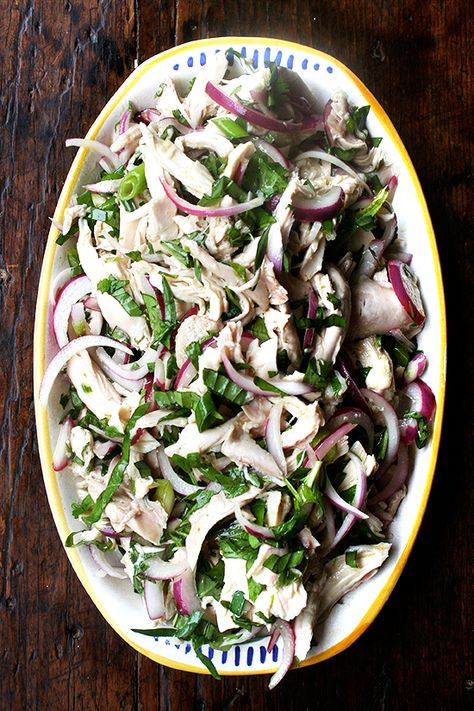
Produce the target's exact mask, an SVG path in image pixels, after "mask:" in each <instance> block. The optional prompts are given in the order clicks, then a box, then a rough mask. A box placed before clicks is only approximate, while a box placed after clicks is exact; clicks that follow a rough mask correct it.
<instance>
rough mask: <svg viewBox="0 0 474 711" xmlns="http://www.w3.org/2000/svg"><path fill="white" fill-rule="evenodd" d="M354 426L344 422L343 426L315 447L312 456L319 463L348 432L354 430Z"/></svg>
mask: <svg viewBox="0 0 474 711" xmlns="http://www.w3.org/2000/svg"><path fill="white" fill-rule="evenodd" d="M354 427H355V424H353V423H351V422H346V423H345V424H344V425H341V426H340V427H338V428H337V430H334V432H331V433H330V434H328V435H327V437H325V438H324V439H323V440H321V442H319V444H317V445H316V447H315V448H314V454H315V456H316V457H317V458H318V459H319V460H320V461H321V460H322V459H324V457H325V456H326V454H328V452H330V451H331V449H332V448H333V447H335V446H336V444H337V443H338V442H340V440H341V439H342V438H343V437H345V436H346V435H348V434H349V432H352V430H353V429H354Z"/></svg>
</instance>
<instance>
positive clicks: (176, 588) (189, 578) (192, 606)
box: [173, 568, 201, 615]
mask: <svg viewBox="0 0 474 711" xmlns="http://www.w3.org/2000/svg"><path fill="white" fill-rule="evenodd" d="M173 597H174V599H175V602H176V609H177V610H178V612H179V614H180V615H190V614H191V613H192V612H195V611H196V610H200V609H201V601H200V600H199V598H198V596H197V592H196V583H195V581H194V573H193V571H192V570H191V568H188V570H186V572H185V573H183V575H180V577H179V578H175V580H174V581H173Z"/></svg>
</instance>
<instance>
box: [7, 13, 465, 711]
mask: <svg viewBox="0 0 474 711" xmlns="http://www.w3.org/2000/svg"><path fill="white" fill-rule="evenodd" d="M471 8H472V3H471V2H468V1H467V0H464V1H463V0H458V2H456V0H439V2H435V1H429V0H406V1H402V2H396V1H390V0H377V1H375V0H374V1H370V0H359V1H355V0H324V1H320V0H313V1H312V0H291V1H290V0H288V1H286V2H285V1H275V2H272V1H271V0H256V1H254V0H246V1H245V0H242V1H241V2H239V1H238V0H222V1H217V0H216V1H215V2H204V1H202V2H201V1H199V0H195V1H194V2H185V1H184V0H173V1H171V0H165V1H164V2H154V1H153V0H103V1H101V2H94V1H93V0H71V1H70V2H69V1H62V0H49V1H48V0H21V1H18V0H17V1H7V0H1V1H0V28H1V29H0V38H1V40H0V42H1V43H0V83H1V90H0V101H1V121H0V136H1V138H0V146H1V160H0V177H1V184H0V205H1V207H0V240H1V254H0V295H1V308H2V321H1V348H2V350H1V353H2V364H1V367H0V386H1V391H0V392H1V397H0V415H1V422H2V429H1V443H0V447H1V455H2V457H1V461H2V468H1V477H0V492H1V493H0V541H1V579H0V584H1V588H0V642H1V644H0V651H1V666H0V708H1V709H2V710H3V709H5V710H10V709H14V710H15V711H16V710H19V711H24V710H26V711H32V710H33V709H41V710H43V709H44V710H46V709H57V710H58V711H63V710H64V711H66V710H67V711H73V710H74V711H76V710H77V711H79V710H80V711H83V710H84V711H90V710H92V709H99V710H100V711H115V710H116V709H127V710H130V711H132V710H133V711H135V710H138V709H141V710H145V711H149V710H150V711H152V710H155V709H159V710H160V711H165V710H166V711H168V710H172V711H174V710H175V709H176V710H179V711H187V710H189V709H194V710H196V711H224V710H227V709H228V710H229V711H231V710H232V711H240V710H242V709H255V711H262V710H263V709H266V710H269V711H270V710H275V711H276V710H279V711H280V710H283V709H284V710H285V711H286V710H287V709H293V708H295V709H298V710H300V709H301V711H303V709H325V710H326V709H328V710H330V711H333V710H338V709H348V708H349V709H352V710H354V711H358V710H359V709H364V711H383V710H384V711H395V710H397V711H398V709H406V710H407V711H408V710H412V709H413V710H415V711H423V710H424V709H433V710H434V709H436V710H437V709H440V710H446V709H448V710H450V709H453V710H456V711H458V710H462V709H467V708H468V704H469V701H470V702H471V703H472V696H473V693H474V692H473V687H474V681H473V677H472V674H473V671H472V666H471V658H470V646H469V634H470V619H469V617H470V614H471V613H472V607H471V596H470V592H471V594H472V587H471V580H472V564H471V562H470V561H472V555H471V548H472V547H471V545H470V542H469V539H470V531H469V521H468V514H469V501H470V500H471V501H472V498H471V499H470V483H471V480H472V471H473V458H472V453H473V452H472V414H471V413H472V402H471V399H472V395H470V394H469V393H470V392H471V393H472V384H473V378H472V370H473V366H474V363H473V354H472V349H470V347H469V340H471V343H472V329H473V319H472V312H473V307H472V302H471V301H470V298H469V297H470V296H471V298H472V292H469V291H468V289H469V286H470V285H471V284H472V271H473V262H472V235H473V219H472V211H473V200H472V197H473V195H472V160H473V140H472V128H473V124H472V116H473V112H474V106H473V91H472V82H473V78H472V77H473V74H472V53H473V43H472V34H473V30H474V23H473V11H472V9H471ZM230 34H243V35H250V34H258V35H263V36H269V37H270V36H274V37H279V38H286V39H292V40H296V41H300V42H302V43H306V44H309V45H314V46H316V47H318V48H320V49H322V50H325V51H327V52H330V53H332V54H334V55H335V56H336V57H339V58H340V59H341V60H342V61H343V62H345V63H346V64H347V65H348V66H349V67H350V68H351V69H353V70H354V71H355V73H356V74H358V75H359V76H360V77H361V79H362V80H363V81H364V82H365V83H366V84H367V86H368V87H369V88H370V89H371V90H372V91H373V92H374V93H375V95H376V96H377V97H378V98H379V100H380V101H381V103H382V105H383V106H384V107H385V108H386V110H387V111H388V113H389V115H390V117H391V118H392V120H393V122H394V124H395V126H396V127H397V128H398V130H399V133H400V135H401V137H402V139H403V140H404V142H405V145H406V146H407V149H408V151H409V153H410V155H411V156H412V159H413V161H414V163H415V166H416V168H417V170H418V174H419V176H420V179H421V182H422V185H423V188H424V190H425V193H426V196H427V200H428V203H429V207H430V210H431V214H432V217H433V221H434V226H435V231H436V233H437V239H438V244H439V249H440V254H441V260H442V267H443V273H444V280H445V285H446V291H447V302H448V319H449V323H450V327H449V344H450V367H449V383H448V386H449V387H448V401H447V408H446V417H445V424H444V432H443V438H442V446H441V453H440V458H439V463H438V467H437V471H436V477H435V483H434V487H433V491H432V495H431V498H430V501H429V505H428V510H427V514H426V517H425V520H424V522H423V525H422V528H421V532H420V535H419V538H418V540H417V542H416V545H415V547H414V550H413V553H412V556H411V558H410V560H409V562H408V565H407V566H406V569H405V571H404V573H403V575H402V577H401V580H400V582H399V583H398V585H397V587H396V589H395V591H394V592H393V594H392V596H391V598H390V600H389V601H388V603H387V604H386V606H385V608H384V610H383V611H382V613H381V614H380V615H379V617H378V618H377V620H376V621H375V622H374V624H373V625H372V626H371V628H370V629H369V630H368V631H367V632H366V633H365V634H364V635H363V636H362V638H361V639H359V641H357V642H356V643H355V644H354V645H353V646H352V647H351V648H349V649H348V650H347V651H345V652H344V653H342V654H341V655H339V656H338V657H336V658H333V659H331V660H329V661H326V662H324V663H322V664H320V665H317V666H315V667H310V668H307V669H303V670H300V671H297V672H292V673H291V674H289V675H288V677H287V678H286V679H285V680H284V681H283V683H282V684H281V685H280V686H279V687H278V688H277V690H276V691H275V692H273V693H269V692H268V691H267V690H266V686H267V681H268V678H267V677H254V678H244V677H241V678H240V677H238V678H227V679H224V680H223V681H222V682H220V683H219V682H216V681H214V680H212V679H211V678H209V677H203V676H194V675H190V674H186V673H183V672H176V671H171V670H169V669H166V668H164V667H160V666H158V665H156V664H154V663H153V662H151V661H150V660H148V659H146V658H143V657H141V656H140V655H138V654H136V653H135V652H133V651H132V650H131V649H130V648H129V647H128V646H127V645H126V644H125V643H124V642H123V641H122V640H121V639H120V638H119V637H118V636H117V635H116V634H115V632H113V631H112V630H111V629H110V628H109V627H108V625H107V624H106V623H105V622H104V620H103V619H102V618H101V616H100V614H99V613H98V612H97V610H96V609H95V607H94V606H93V604H92V602H91V601H90V600H89V598H88V596H87V594H86V593H85V592H84V591H83V589H82V588H81V585H80V583H79V582H78V580H77V578H76V576H75V574H74V572H73V571H72V569H71V567H70V566H69V564H68V563H67V560H66V556H65V554H64V553H63V551H62V549H61V546H60V543H59V539H58V536H57V533H56V530H55V529H54V527H53V522H52V518H51V515H50V513H49V510H48V505H47V502H46V496H45V491H44V487H43V483H42V477H41V471H40V465H39V460H38V455H37V447H36V441H35V427H34V417H33V406H32V402H31V390H32V374H31V361H32V344H33V336H32V329H33V318H34V307H35V298H36V289H37V283H38V278H39V273H40V267H41V260H42V255H43V250H44V245H45V239H46V235H47V231H48V216H49V215H52V214H53V211H54V206H55V201H56V199H57V197H58V195H59V191H60V188H61V186H62V183H63V180H64V178H65V176H66V173H67V170H68V168H69V165H70V162H71V160H72V155H71V152H69V151H65V150H64V149H63V145H64V140H65V138H66V137H67V136H78V135H79V136H80V135H83V134H84V133H85V131H86V130H87V128H88V127H89V125H90V124H91V122H92V120H93V119H94V118H95V116H96V115H97V113H98V111H99V110H100V109H101V108H102V106H103V104H104V103H105V101H106V99H107V98H108V97H110V95H111V94H112V93H113V92H114V91H115V90H116V89H117V87H118V86H119V85H120V84H121V82H122V81H123V80H124V79H125V77H126V76H128V74H129V73H130V72H131V71H132V69H133V66H134V62H135V61H137V60H138V61H142V60H144V59H146V58H147V57H149V56H151V55H153V54H154V53H156V52H158V51H161V50H164V49H166V48H168V47H170V46H172V45H174V44H178V43H181V42H185V41H188V40H191V39H196V38H199V37H207V36H217V35H230ZM470 511H471V513H472V508H471V509H470ZM471 534H472V529H471ZM471 541H472V535H471ZM471 622H472V620H471ZM471 708H472V706H471Z"/></svg>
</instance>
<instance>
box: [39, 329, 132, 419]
mask: <svg viewBox="0 0 474 711" xmlns="http://www.w3.org/2000/svg"><path fill="white" fill-rule="evenodd" d="M97 346H104V347H107V348H116V349H117V350H119V351H124V352H125V353H128V354H129V355H132V354H133V352H132V351H131V350H130V348H129V347H128V346H126V345H124V344H123V343H121V342H120V341H116V340H114V339H113V338H108V337H107V336H80V337H79V338H75V339H74V340H73V341H71V342H70V343H68V344H67V345H66V346H64V348H61V350H60V351H59V353H57V354H56V355H55V356H54V358H53V359H52V361H51V362H50V363H49V364H48V367H47V368H46V371H45V373H44V376H43V380H42V381H41V385H40V389H39V400H40V403H41V404H42V405H43V406H45V405H46V404H47V402H48V398H49V394H50V392H51V388H52V387H53V385H54V382H55V380H56V378H57V377H58V375H59V373H60V372H61V370H62V369H63V368H64V366H65V365H66V363H67V362H68V360H69V359H70V358H72V356H74V355H77V354H78V353H80V352H81V351H84V350H86V349H88V348H96V347H97Z"/></svg>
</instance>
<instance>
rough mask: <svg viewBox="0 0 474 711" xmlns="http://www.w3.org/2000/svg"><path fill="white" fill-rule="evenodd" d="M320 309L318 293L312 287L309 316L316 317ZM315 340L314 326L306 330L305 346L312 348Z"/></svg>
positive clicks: (309, 298) (305, 347)
mask: <svg viewBox="0 0 474 711" xmlns="http://www.w3.org/2000/svg"><path fill="white" fill-rule="evenodd" d="M317 310H318V300H317V298H316V294H315V293H314V289H312V288H310V290H309V296H308V318H310V319H314V318H316V313H317ZM313 340H314V328H307V329H306V330H305V332H304V337H303V348H304V349H307V348H311V345H312V343H313Z"/></svg>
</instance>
